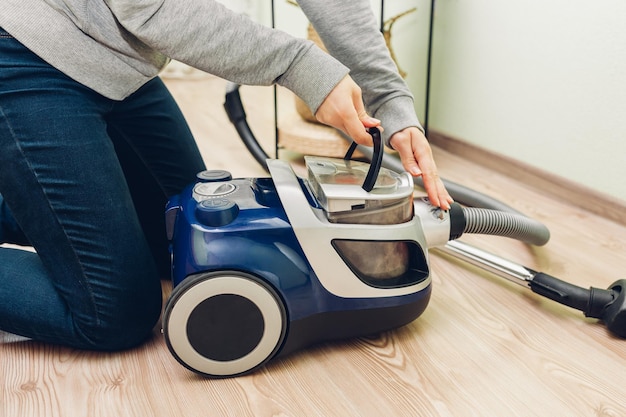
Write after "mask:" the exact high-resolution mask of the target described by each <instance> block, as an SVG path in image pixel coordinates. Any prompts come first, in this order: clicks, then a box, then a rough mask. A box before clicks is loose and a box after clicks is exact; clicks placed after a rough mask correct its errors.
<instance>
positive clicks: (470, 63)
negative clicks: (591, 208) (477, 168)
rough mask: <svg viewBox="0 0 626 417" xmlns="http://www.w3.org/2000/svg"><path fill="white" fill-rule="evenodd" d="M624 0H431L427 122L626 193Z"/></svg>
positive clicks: (601, 187)
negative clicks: (430, 89) (431, 50)
mask: <svg viewBox="0 0 626 417" xmlns="http://www.w3.org/2000/svg"><path fill="white" fill-rule="evenodd" d="M625 17H626V2H625V1H623V0H597V1H587V0H551V1H545V0H524V1H497V0H439V1H438V2H437V5H436V8H435V38H434V39H435V47H434V56H433V61H434V62H433V84H432V85H433V92H432V97H431V110H430V111H431V118H430V126H431V127H432V128H433V129H437V130H438V131H442V132H444V133H447V134H449V135H451V136H453V137H456V138H458V139H461V140H465V141H468V142H471V143H473V144H476V145H478V146H480V147H483V148H487V149H490V150H493V151H495V152H499V153H501V154H504V155H508V156H511V157H514V158H517V159H520V160H522V161H524V162H526V163H529V164H531V165H534V166H537V167H539V168H541V169H544V170H547V171H550V172H552V173H554V174H557V175H559V176H562V177H565V178H568V179H570V180H573V181H575V182H578V183H580V184H583V185H585V186H588V187H592V188H594V189H596V190H598V191H600V192H604V193H606V194H610V195H613V196H614V197H617V198H620V199H623V200H626V168H625V165H626V164H625V159H626V158H625V155H626V124H624V115H625V114H626V24H625V23H624V22H625V20H624V18H625Z"/></svg>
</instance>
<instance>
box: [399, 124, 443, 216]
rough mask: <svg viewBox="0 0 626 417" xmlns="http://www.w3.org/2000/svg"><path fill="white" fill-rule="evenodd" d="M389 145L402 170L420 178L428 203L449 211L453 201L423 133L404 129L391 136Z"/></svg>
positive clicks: (415, 129)
mask: <svg viewBox="0 0 626 417" xmlns="http://www.w3.org/2000/svg"><path fill="white" fill-rule="evenodd" d="M391 145H392V146H393V148H394V149H395V150H396V151H398V155H399V156H400V160H401V162H402V165H403V166H404V169H406V170H407V172H409V173H410V174H411V175H413V176H421V177H422V180H423V182H424V189H425V190H426V193H427V194H428V199H429V200H430V202H431V203H432V204H433V205H434V206H438V207H441V208H442V209H444V210H449V209H450V204H451V203H452V202H453V201H454V200H453V199H452V197H451V196H450V194H449V193H448V191H447V190H446V187H445V185H444V184H443V181H442V180H441V178H440V177H439V174H438V171H437V166H436V164H435V160H434V158H433V155H432V150H431V148H430V144H429V143H428V141H427V140H426V137H425V136H424V135H423V133H422V132H421V131H420V130H419V129H417V128H408V129H404V130H402V131H400V132H397V133H396V134H394V135H393V137H392V138H391Z"/></svg>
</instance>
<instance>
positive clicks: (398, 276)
mask: <svg viewBox="0 0 626 417" xmlns="http://www.w3.org/2000/svg"><path fill="white" fill-rule="evenodd" d="M305 162H306V166H307V171H308V183H309V185H310V187H311V191H312V192H313V194H314V195H315V198H316V200H317V201H318V203H319V204H320V205H321V206H322V208H323V209H324V212H325V214H326V216H327V218H328V221H329V222H332V223H343V224H355V225H356V224H377V225H385V224H399V223H404V222H407V221H410V220H411V219H412V218H413V178H412V177H411V176H410V175H409V174H408V173H406V172H405V173H397V172H395V171H391V170H388V169H386V168H384V167H383V168H381V169H380V171H379V173H378V177H377V178H376V182H375V185H374V188H373V189H372V190H371V191H370V192H367V191H365V190H364V189H363V187H362V185H363V182H364V180H365V177H366V175H367V172H368V169H369V167H370V165H369V164H367V163H364V162H359V161H351V160H342V159H335V158H324V157H315V156H306V157H305ZM332 244H333V246H334V247H335V249H336V250H337V251H338V252H339V254H340V255H341V257H342V258H343V259H344V261H345V262H346V263H347V264H348V266H349V267H350V268H351V269H352V270H353V272H354V273H355V274H356V275H357V276H359V278H360V279H361V280H363V281H365V282H366V283H367V284H369V285H372V286H375V287H386V288H389V287H398V286H404V285H410V284H413V283H415V282H416V279H418V278H422V277H416V276H415V274H411V273H409V269H410V268H412V267H413V265H416V264H423V263H425V260H424V259H423V256H424V255H423V252H422V251H421V249H419V248H415V246H416V243H415V242H407V241H401V240H399V241H389V240H376V236H367V237H366V238H364V239H363V240H347V239H335V240H333V242H332ZM416 256H417V257H421V259H417V260H416V259H413V258H415V257H416Z"/></svg>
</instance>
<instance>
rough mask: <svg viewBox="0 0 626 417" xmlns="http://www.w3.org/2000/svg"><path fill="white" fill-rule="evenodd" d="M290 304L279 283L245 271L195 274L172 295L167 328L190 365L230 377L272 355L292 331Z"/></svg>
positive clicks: (181, 359)
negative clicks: (278, 288)
mask: <svg viewBox="0 0 626 417" xmlns="http://www.w3.org/2000/svg"><path fill="white" fill-rule="evenodd" d="M286 321H287V315H286V312H285V307H284V305H283V303H282V301H281V299H280V297H279V296H278V295H277V294H276V292H275V291H274V289H273V288H272V287H271V286H270V285H268V284H266V283H265V282H263V281H262V280H260V279H258V278H256V277H254V276H252V275H250V274H246V273H243V272H239V271H218V272H207V273H202V274H198V275H193V276H190V277H188V278H186V279H185V280H184V281H183V282H182V283H180V284H179V285H178V286H177V287H176V288H175V289H174V291H172V295H171V297H170V298H169V300H168V301H167V304H166V306H165V312H164V315H163V334H164V335H165V341H166V343H167V346H168V347H169V349H170V351H171V352H172V354H173V355H174V357H175V358H176V359H177V360H178V361H179V362H180V363H181V364H182V365H183V366H185V367H187V368H188V369H190V370H192V371H194V372H197V373H200V374H203V375H208V376H216V377H226V376H234V375H239V374H243V373H246V372H250V371H252V370H254V369H256V368H258V367H260V366H262V365H263V364H265V363H266V362H267V361H268V360H270V359H271V358H272V357H273V356H274V355H275V354H276V352H277V351H278V349H279V348H280V346H281V344H282V342H283V340H284V338H285V334H286V331H287V325H286Z"/></svg>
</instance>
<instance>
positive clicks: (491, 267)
mask: <svg viewBox="0 0 626 417" xmlns="http://www.w3.org/2000/svg"><path fill="white" fill-rule="evenodd" d="M433 249H435V248H433ZM436 249H437V250H440V251H442V252H444V253H447V254H449V255H452V256H454V257H455V258H459V259H462V260H464V261H466V262H468V263H470V264H472V265H474V266H477V267H479V268H481V269H484V270H485V271H489V272H491V273H494V274H496V275H498V276H500V277H502V278H505V279H507V280H509V281H511V282H514V283H516V284H519V285H521V286H523V287H526V288H530V283H531V281H532V280H533V278H534V277H535V275H536V274H537V272H535V271H533V270H531V269H528V268H526V267H524V266H522V265H519V264H516V263H515V262H511V261H509V260H506V259H504V258H501V257H499V256H497V255H494V254H492V253H489V252H486V251H484V250H482V249H478V248H476V247H474V246H471V245H468V244H467V243H463V242H460V241H458V240H452V241H449V242H448V243H446V244H445V246H442V247H437V248H436Z"/></svg>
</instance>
